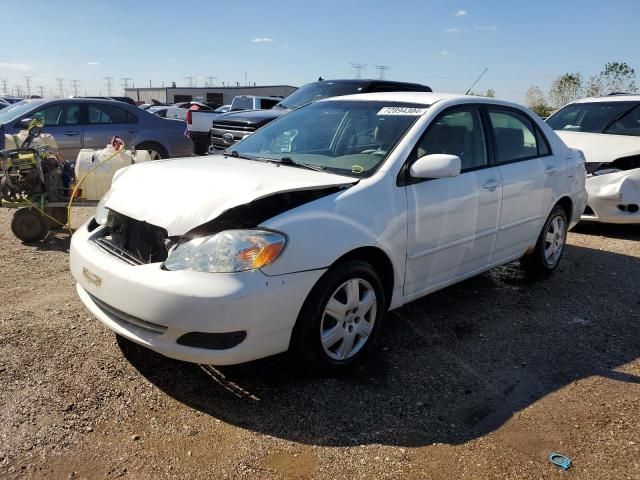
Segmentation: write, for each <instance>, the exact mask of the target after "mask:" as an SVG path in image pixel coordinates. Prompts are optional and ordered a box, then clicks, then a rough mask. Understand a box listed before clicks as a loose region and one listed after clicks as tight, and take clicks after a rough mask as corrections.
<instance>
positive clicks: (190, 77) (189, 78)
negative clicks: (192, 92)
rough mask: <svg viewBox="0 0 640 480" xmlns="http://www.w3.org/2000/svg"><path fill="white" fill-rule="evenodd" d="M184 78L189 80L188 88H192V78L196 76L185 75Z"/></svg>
mask: <svg viewBox="0 0 640 480" xmlns="http://www.w3.org/2000/svg"><path fill="white" fill-rule="evenodd" d="M184 78H186V79H187V82H189V88H193V87H194V86H195V85H194V84H193V80H194V79H195V78H196V77H194V76H193V75H186V76H185V77H184Z"/></svg>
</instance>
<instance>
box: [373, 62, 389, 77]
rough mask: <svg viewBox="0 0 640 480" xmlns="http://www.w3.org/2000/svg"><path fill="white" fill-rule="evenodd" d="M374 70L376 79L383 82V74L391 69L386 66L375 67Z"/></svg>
mask: <svg viewBox="0 0 640 480" xmlns="http://www.w3.org/2000/svg"><path fill="white" fill-rule="evenodd" d="M376 70H377V71H378V78H379V79H380V80H384V74H385V72H387V71H389V70H391V67H388V66H386V65H376Z"/></svg>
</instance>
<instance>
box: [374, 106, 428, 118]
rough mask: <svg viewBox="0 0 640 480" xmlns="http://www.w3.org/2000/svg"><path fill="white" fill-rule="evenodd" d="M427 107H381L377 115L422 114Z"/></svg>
mask: <svg viewBox="0 0 640 480" xmlns="http://www.w3.org/2000/svg"><path fill="white" fill-rule="evenodd" d="M427 110H428V108H416V107H382V108H381V109H380V111H379V112H378V115H415V116H418V115H422V114H424V113H426V112H427Z"/></svg>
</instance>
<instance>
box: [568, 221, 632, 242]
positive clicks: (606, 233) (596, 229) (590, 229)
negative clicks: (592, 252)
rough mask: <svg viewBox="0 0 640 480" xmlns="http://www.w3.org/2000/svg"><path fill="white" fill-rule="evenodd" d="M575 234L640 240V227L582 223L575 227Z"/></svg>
mask: <svg viewBox="0 0 640 480" xmlns="http://www.w3.org/2000/svg"><path fill="white" fill-rule="evenodd" d="M573 231H574V232H575V233H581V234H583V235H598V236H601V237H611V238H622V239H626V240H640V225H638V224H635V225H616V224H613V223H597V222H580V223H579V224H578V225H576V226H575V227H573Z"/></svg>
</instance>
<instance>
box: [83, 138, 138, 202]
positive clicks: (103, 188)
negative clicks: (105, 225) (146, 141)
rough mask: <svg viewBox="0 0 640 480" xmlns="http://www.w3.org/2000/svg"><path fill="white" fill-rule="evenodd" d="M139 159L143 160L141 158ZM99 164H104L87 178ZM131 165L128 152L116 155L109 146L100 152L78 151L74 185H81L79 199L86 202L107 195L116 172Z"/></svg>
mask: <svg viewBox="0 0 640 480" xmlns="http://www.w3.org/2000/svg"><path fill="white" fill-rule="evenodd" d="M136 153H137V152H136ZM145 153H147V156H149V154H148V152H146V151H145ZM114 154H115V155H114ZM112 155H113V158H111V160H109V161H107V162H104V160H106V159H108V158H109V157H111V156H112ZM141 158H143V156H142V157H141ZM136 161H137V154H136ZM100 162H104V163H102V164H101V165H100V166H99V167H97V168H96V169H95V170H93V171H92V172H91V174H90V175H88V176H87V173H89V171H90V170H91V169H92V168H93V167H95V166H96V165H98V164H100ZM131 163H133V155H132V154H131V151H130V150H126V149H122V150H120V151H119V152H118V153H116V150H115V149H114V148H113V147H112V146H111V145H107V147H106V148H103V149H102V150H91V149H86V148H83V149H82V150H80V153H78V158H77V159H76V167H75V173H76V185H77V184H78V183H79V182H82V185H80V188H81V189H82V195H81V197H82V198H84V199H86V200H100V198H102V196H103V195H104V194H105V193H107V190H109V187H111V180H112V179H113V175H114V174H115V173H116V171H118V170H119V169H121V168H122V167H127V166H129V165H131ZM85 177H86V178H85ZM83 179H84V180H83Z"/></svg>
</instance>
